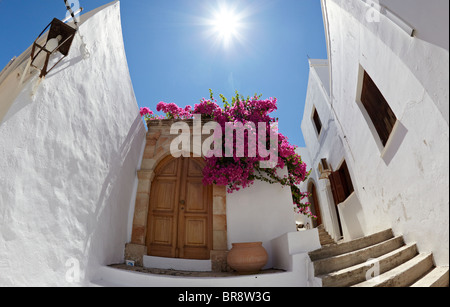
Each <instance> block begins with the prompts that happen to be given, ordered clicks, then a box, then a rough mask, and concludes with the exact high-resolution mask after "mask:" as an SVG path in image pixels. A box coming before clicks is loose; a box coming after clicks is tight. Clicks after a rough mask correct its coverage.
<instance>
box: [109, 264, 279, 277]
mask: <svg viewBox="0 0 450 307" xmlns="http://www.w3.org/2000/svg"><path fill="white" fill-rule="evenodd" d="M110 267H112V268H116V269H121V270H129V271H134V272H140V273H146V274H160V275H168V276H186V277H232V276H242V275H244V274H240V273H237V272H192V271H177V270H169V269H152V268H143V267H136V266H134V267H133V266H127V265H126V264H114V265H110ZM281 272H284V271H283V270H275V269H270V270H263V271H260V272H258V273H256V274H255V273H254V274H251V275H258V274H270V273H281Z"/></svg>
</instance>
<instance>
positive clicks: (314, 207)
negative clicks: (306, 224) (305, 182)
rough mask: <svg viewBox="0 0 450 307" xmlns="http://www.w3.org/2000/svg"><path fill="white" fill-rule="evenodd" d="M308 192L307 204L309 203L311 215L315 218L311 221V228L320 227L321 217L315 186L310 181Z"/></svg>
mask: <svg viewBox="0 0 450 307" xmlns="http://www.w3.org/2000/svg"><path fill="white" fill-rule="evenodd" d="M308 192H309V193H310V197H309V202H310V203H311V207H310V208H311V213H312V214H314V215H315V216H317V219H313V220H312V224H313V228H316V227H317V226H319V225H322V215H321V212H320V204H319V197H318V195H317V190H316V185H315V184H314V182H312V181H311V183H310V184H309V189H308Z"/></svg>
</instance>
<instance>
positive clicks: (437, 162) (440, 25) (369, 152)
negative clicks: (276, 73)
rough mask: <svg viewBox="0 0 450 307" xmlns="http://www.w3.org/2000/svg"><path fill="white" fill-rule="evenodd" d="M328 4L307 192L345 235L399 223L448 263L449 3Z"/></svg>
mask: <svg viewBox="0 0 450 307" xmlns="http://www.w3.org/2000/svg"><path fill="white" fill-rule="evenodd" d="M322 8H323V16H324V25H325V31H326V40H327V48H328V60H310V77H309V85H308V93H307V98H306V106H305V112H304V116H303V120H302V131H303V134H304V137H305V142H306V148H302V149H300V152H301V153H304V155H303V157H304V160H305V161H306V162H307V164H308V165H309V166H311V168H312V173H311V176H310V178H309V180H308V181H307V182H306V183H304V185H303V188H304V189H308V190H309V191H312V189H313V188H312V187H313V186H314V187H315V191H316V202H317V203H318V204H317V203H316V207H317V208H320V209H318V210H320V216H321V223H323V225H324V227H325V229H326V230H327V231H328V232H329V233H330V235H331V236H332V237H333V238H334V239H335V240H339V239H340V238H342V237H343V239H344V241H348V240H351V239H355V238H359V237H362V236H365V235H369V234H373V233H375V232H377V231H381V230H383V229H388V228H392V229H393V231H394V233H395V234H402V235H403V236H404V238H405V241H407V242H411V241H415V242H417V244H418V248H419V250H420V251H427V252H432V253H433V255H434V259H435V262H436V264H437V265H443V266H448V259H449V175H448V174H449V160H448V157H449V126H448V125H449V86H448V83H449V68H448V67H449V51H448V46H449V37H448V29H449V25H448V23H449V17H448V8H449V2H448V1H439V0H436V1H409V0H407V1H401V0H400V1H381V3H379V4H378V3H374V2H373V1H360V0H355V1H339V0H322ZM319 165H320V166H319ZM319 168H320V169H321V170H322V171H320V169H319ZM327 169H328V170H329V171H327ZM331 172H332V173H331ZM330 173H331V174H330ZM311 199H312V197H311ZM313 202H314V201H313ZM316 210H317V209H316Z"/></svg>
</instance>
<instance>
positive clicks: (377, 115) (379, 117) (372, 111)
mask: <svg viewBox="0 0 450 307" xmlns="http://www.w3.org/2000/svg"><path fill="white" fill-rule="evenodd" d="M361 103H362V105H363V106H364V108H365V109H366V111H367V113H368V115H369V117H370V119H371V121H372V123H373V125H374V127H375V130H376V131H377V133H378V136H379V137H380V140H381V143H382V144H383V146H386V144H387V141H388V139H389V136H390V135H391V132H392V130H393V128H394V125H395V122H396V121H397V118H396V117H395V114H394V112H393V111H392V109H391V108H390V107H389V104H388V103H387V101H386V99H385V98H384V97H383V94H381V92H380V90H379V89H378V87H377V86H376V84H375V82H373V80H372V79H371V78H370V76H369V75H368V74H367V72H365V71H364V80H363V86H362V92H361Z"/></svg>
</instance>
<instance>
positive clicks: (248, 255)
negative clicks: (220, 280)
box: [227, 242, 269, 273]
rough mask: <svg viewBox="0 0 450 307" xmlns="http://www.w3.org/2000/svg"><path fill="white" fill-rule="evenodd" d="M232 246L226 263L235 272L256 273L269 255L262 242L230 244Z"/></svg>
mask: <svg viewBox="0 0 450 307" xmlns="http://www.w3.org/2000/svg"><path fill="white" fill-rule="evenodd" d="M232 246H233V248H232V249H231V250H230V252H229V253H228V256H227V262H228V265H229V266H230V267H231V268H232V269H234V270H236V271H237V272H239V273H256V272H259V271H260V270H261V269H262V268H263V267H264V266H265V265H266V263H267V260H268V257H269V255H268V254H267V251H266V250H265V248H264V247H263V246H262V242H249V243H232Z"/></svg>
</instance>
